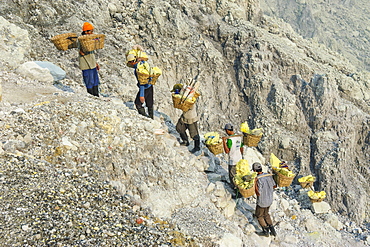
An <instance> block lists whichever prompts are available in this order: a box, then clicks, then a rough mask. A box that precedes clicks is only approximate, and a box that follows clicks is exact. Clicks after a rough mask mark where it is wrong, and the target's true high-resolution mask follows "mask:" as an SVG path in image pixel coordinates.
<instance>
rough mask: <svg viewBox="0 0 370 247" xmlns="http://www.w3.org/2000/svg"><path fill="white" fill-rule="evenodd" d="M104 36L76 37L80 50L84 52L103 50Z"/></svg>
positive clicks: (88, 35)
mask: <svg viewBox="0 0 370 247" xmlns="http://www.w3.org/2000/svg"><path fill="white" fill-rule="evenodd" d="M104 39H105V35H104V34H87V35H82V36H80V37H78V41H79V42H80V44H81V49H82V51H84V52H90V51H95V50H98V49H103V48H104Z"/></svg>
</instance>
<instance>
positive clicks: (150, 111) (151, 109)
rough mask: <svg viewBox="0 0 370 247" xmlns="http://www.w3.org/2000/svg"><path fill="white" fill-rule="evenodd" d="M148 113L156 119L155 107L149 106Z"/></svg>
mask: <svg viewBox="0 0 370 247" xmlns="http://www.w3.org/2000/svg"><path fill="white" fill-rule="evenodd" d="M148 113H149V117H150V118H151V119H154V108H149V107H148Z"/></svg>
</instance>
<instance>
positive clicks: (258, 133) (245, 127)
mask: <svg viewBox="0 0 370 247" xmlns="http://www.w3.org/2000/svg"><path fill="white" fill-rule="evenodd" d="M240 131H241V132H243V133H245V134H250V135H255V136H262V134H263V133H262V131H263V128H259V129H253V130H251V129H250V128H249V125H248V123H247V122H244V123H242V124H240Z"/></svg>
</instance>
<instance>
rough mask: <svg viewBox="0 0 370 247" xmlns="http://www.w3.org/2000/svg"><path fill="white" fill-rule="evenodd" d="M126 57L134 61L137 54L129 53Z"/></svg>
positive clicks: (128, 60)
mask: <svg viewBox="0 0 370 247" xmlns="http://www.w3.org/2000/svg"><path fill="white" fill-rule="evenodd" d="M126 59H127V62H130V61H134V60H135V59H136V56H135V55H134V54H128V55H127V58H126Z"/></svg>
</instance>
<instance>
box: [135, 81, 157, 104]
mask: <svg viewBox="0 0 370 247" xmlns="http://www.w3.org/2000/svg"><path fill="white" fill-rule="evenodd" d="M153 87H154V86H153V85H152V86H151V87H149V88H147V89H145V90H144V98H145V104H146V107H148V108H153V104H154V100H153V94H154V90H153ZM135 106H136V109H138V110H139V109H141V108H144V107H143V103H141V102H140V91H139V92H138V93H137V95H136V98H135Z"/></svg>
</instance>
